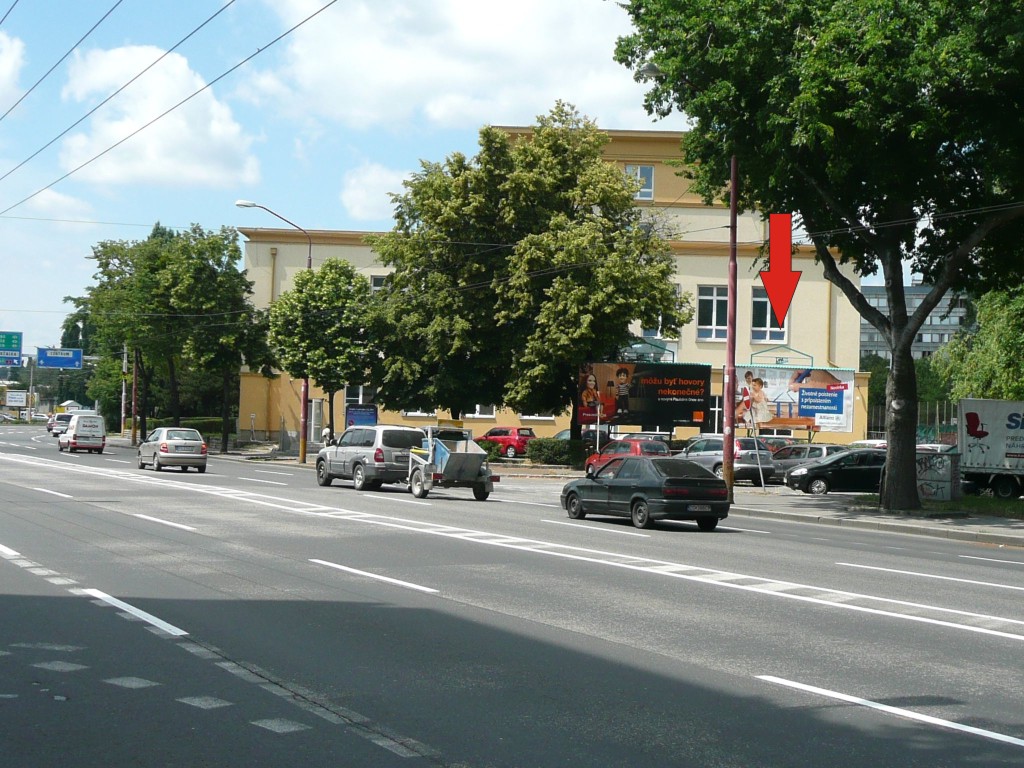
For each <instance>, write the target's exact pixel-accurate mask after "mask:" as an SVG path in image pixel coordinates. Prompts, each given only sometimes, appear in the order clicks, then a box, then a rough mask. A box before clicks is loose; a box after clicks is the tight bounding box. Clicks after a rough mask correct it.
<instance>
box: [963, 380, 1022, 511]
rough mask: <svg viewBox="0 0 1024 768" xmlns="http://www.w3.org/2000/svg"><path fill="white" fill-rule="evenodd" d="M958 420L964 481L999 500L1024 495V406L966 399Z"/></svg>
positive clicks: (1006, 402)
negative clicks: (986, 491)
mask: <svg viewBox="0 0 1024 768" xmlns="http://www.w3.org/2000/svg"><path fill="white" fill-rule="evenodd" d="M957 416H958V418H957V442H958V443H959V449H960V475H961V477H962V478H963V479H964V480H967V481H971V482H973V483H974V484H975V486H976V487H977V488H978V489H979V490H984V489H986V488H990V489H991V490H992V495H993V496H995V497H996V498H999V499H1015V498H1017V497H1018V496H1020V495H1021V493H1024V402H1022V401H1020V400H972V399H964V400H961V401H960V404H959V407H958V413H957Z"/></svg>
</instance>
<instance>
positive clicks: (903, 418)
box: [880, 344, 921, 511]
mask: <svg viewBox="0 0 1024 768" xmlns="http://www.w3.org/2000/svg"><path fill="white" fill-rule="evenodd" d="M885 400H886V409H885V435H886V443H887V453H888V455H887V456H886V460H885V478H886V480H885V482H884V483H883V485H882V492H881V496H880V503H881V506H882V509H885V510H891V511H911V510H915V509H920V508H921V499H920V497H919V496H918V493H917V480H916V478H917V371H916V369H915V368H914V357H913V355H912V354H911V352H910V345H909V344H907V345H903V344H899V345H897V346H896V350H894V351H893V356H892V364H891V365H890V367H889V377H888V379H887V380H886V383H885ZM890 478H899V481H898V482H893V481H892V480H891V479H890Z"/></svg>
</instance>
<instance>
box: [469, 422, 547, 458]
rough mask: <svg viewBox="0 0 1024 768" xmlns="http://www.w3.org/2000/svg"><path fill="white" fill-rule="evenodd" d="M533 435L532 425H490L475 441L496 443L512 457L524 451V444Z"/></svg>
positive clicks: (505, 453)
mask: <svg viewBox="0 0 1024 768" xmlns="http://www.w3.org/2000/svg"><path fill="white" fill-rule="evenodd" d="M535 437H537V435H535V434H534V432H533V427H491V429H489V430H487V431H486V432H484V434H482V435H481V436H480V437H478V438H477V442H481V441H483V442H488V443H497V444H498V445H500V446H501V452H502V453H503V454H504V455H505V456H508V457H509V458H510V459H514V458H515V457H516V456H521V455H523V454H525V453H526V444H527V443H528V442H530V441H531V440H533V439H534V438H535Z"/></svg>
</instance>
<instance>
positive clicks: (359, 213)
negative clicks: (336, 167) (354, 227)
mask: <svg viewBox="0 0 1024 768" xmlns="http://www.w3.org/2000/svg"><path fill="white" fill-rule="evenodd" d="M408 177H409V173H408V172H406V171H397V170H394V169H393V168H385V167H384V166H383V165H380V164H378V163H371V162H364V163H363V164H362V165H360V166H359V167H358V168H355V169H353V170H351V171H349V172H347V173H345V174H344V175H343V176H342V179H341V194H340V195H339V197H340V199H341V204H342V205H343V206H344V207H345V210H346V212H347V213H348V214H349V216H351V217H352V218H353V219H355V220H357V221H389V220H391V219H392V217H393V213H394V206H393V205H392V204H391V198H390V197H389V196H388V195H389V194H391V193H401V192H403V191H404V188H403V187H402V181H404V180H405V179H407V178H408Z"/></svg>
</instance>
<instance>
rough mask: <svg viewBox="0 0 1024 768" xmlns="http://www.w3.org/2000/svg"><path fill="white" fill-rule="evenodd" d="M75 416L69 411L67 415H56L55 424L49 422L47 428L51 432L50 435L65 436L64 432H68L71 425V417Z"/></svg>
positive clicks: (54, 417)
mask: <svg viewBox="0 0 1024 768" xmlns="http://www.w3.org/2000/svg"><path fill="white" fill-rule="evenodd" d="M73 415H74V414H73V413H71V412H70V411H68V412H66V413H56V414H54V416H53V422H52V423H50V422H47V426H46V428H47V430H49V432H50V434H51V435H53V436H54V437H57V436H58V435H61V434H63V433H64V430H66V429H67V428H68V424H70V423H71V417H72V416H73Z"/></svg>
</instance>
